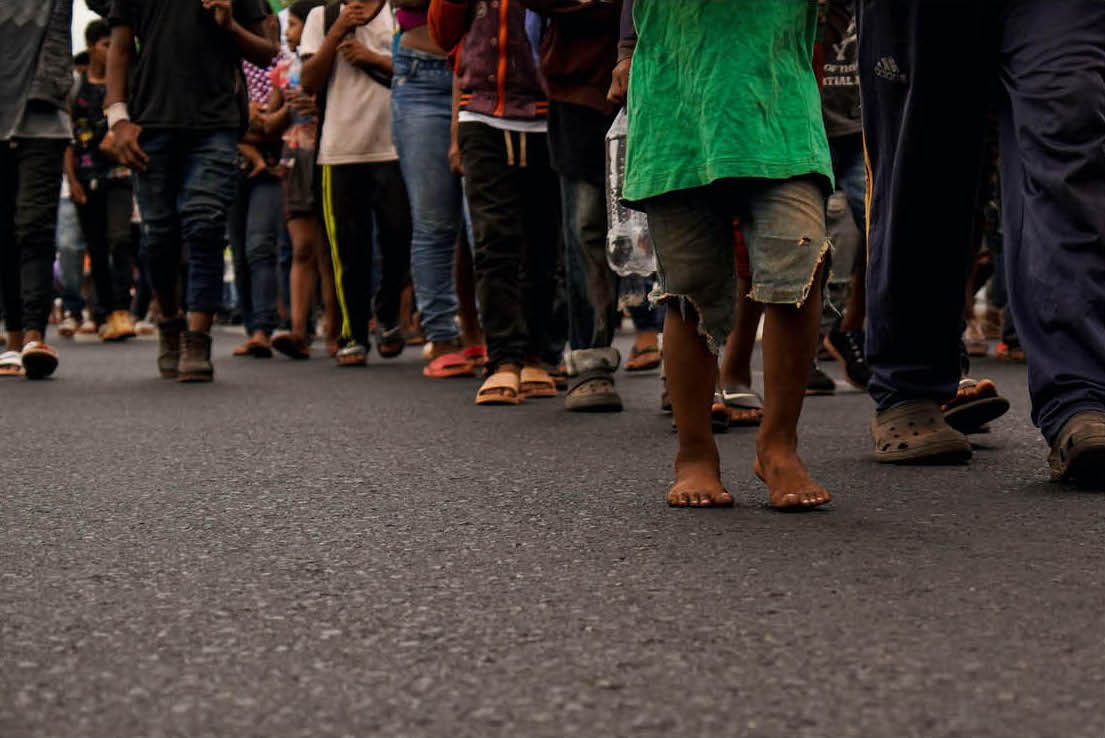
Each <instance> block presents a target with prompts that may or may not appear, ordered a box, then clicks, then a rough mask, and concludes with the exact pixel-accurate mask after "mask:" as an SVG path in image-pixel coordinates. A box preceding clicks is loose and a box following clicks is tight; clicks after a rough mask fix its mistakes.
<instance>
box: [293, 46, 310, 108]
mask: <svg viewBox="0 0 1105 738" xmlns="http://www.w3.org/2000/svg"><path fill="white" fill-rule="evenodd" d="M302 73H303V60H302V59H300V58H299V55H298V54H296V55H295V57H294V58H293V59H292V63H291V64H289V65H288V89H289V90H295V91H296V92H297V93H298V94H300V95H302V94H303V88H302V87H300V84H299V79H300V75H301V74H302ZM307 122H309V121H308V119H307V117H306V116H305V115H303V113H300V112H299V111H298V110H296V109H295V108H292V125H300V124H302V123H307Z"/></svg>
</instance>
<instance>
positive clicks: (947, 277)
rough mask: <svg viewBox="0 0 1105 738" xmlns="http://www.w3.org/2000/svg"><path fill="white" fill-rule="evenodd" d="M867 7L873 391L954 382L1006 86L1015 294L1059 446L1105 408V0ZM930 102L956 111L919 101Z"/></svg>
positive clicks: (1005, 161) (864, 53)
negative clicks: (992, 121) (983, 169)
mask: <svg viewBox="0 0 1105 738" xmlns="http://www.w3.org/2000/svg"><path fill="white" fill-rule="evenodd" d="M858 10H859V16H858V17H859V73H860V78H861V90H862V94H863V128H864V135H865V139H866V144H867V152H868V155H869V161H870V164H871V171H872V176H873V180H872V181H873V190H872V196H871V215H870V217H871V220H870V233H869V249H868V253H869V256H870V264H869V267H868V279H867V304H868V310H867V318H868V332H867V354H868V360H869V361H870V363H871V369H872V370H873V372H874V376H873V379H872V381H871V394H872V396H873V397H874V398H875V400H876V401H877V402H878V404H879V408H880V409H884V408H888V407H890V406H892V405H894V404H897V403H900V402H903V401H907V400H913V399H930V400H935V401H938V402H941V401H946V400H948V399H950V398H951V397H953V396H954V395H955V392H956V387H957V385H958V381H959V373H960V360H959V344H960V325H961V320H962V316H963V295H964V292H965V287H966V285H965V283H966V278H967V266H968V255H969V254H970V253H971V245H972V244H971V243H970V240H971V233H972V227H971V226H972V222H973V221H974V218H975V216H976V204H977V191H978V175H979V167H978V163H979V162H980V161H981V160H982V153H983V150H984V148H983V147H984V141H985V135H984V134H985V130H986V125H987V121H988V116H989V114H990V111H991V109H992V105H993V102H994V98H993V96H991V95H988V94H985V93H987V92H989V91H990V90H993V91H994V92H995V93H997V96H998V102H999V113H1000V115H999V119H1000V127H1001V177H1002V179H1001V193H1002V220H1003V249H1004V260H1005V272H1006V277H1007V280H1008V281H1007V284H1008V288H1009V307H1010V308H1011V310H1012V313H1013V317H1014V319H1015V320H1016V324H1017V332H1018V334H1019V335H1020V338H1021V343H1022V344H1023V346H1024V348H1025V352H1026V353H1027V355H1028V385H1029V393H1030V395H1031V397H1032V418H1033V421H1034V422H1036V424H1037V425H1039V427H1040V430H1041V431H1042V432H1043V435H1044V437H1045V438H1046V439H1047V440H1048V441H1049V442H1054V440H1055V438H1056V436H1057V435H1058V433H1059V430H1060V429H1061V428H1062V426H1063V424H1064V423H1065V422H1066V421H1067V420H1068V419H1070V417H1071V416H1072V415H1074V414H1075V413H1077V412H1079V411H1080V410H1084V409H1090V408H1094V409H1098V410H1100V409H1102V408H1103V407H1105V125H1102V120H1105V45H1103V44H1102V43H1101V39H1102V38H1105V5H1103V4H1102V3H1101V2H1100V0H1067V1H1066V2H1061V3H1057V2H1053V1H1052V0H1010V2H1008V3H1003V4H994V3H953V2H935V1H934V0H900V1H899V2H886V1H885V0H883V1H881V2H880V0H862V1H861V2H860V3H858ZM949 19H952V20H951V22H949ZM949 49H956V53H954V54H949V53H948V50H949ZM995 88H997V89H995ZM907 103H908V104H907ZM924 110H942V111H954V113H953V114H948V115H930V114H911V111H924ZM934 212H939V214H940V217H938V218H934V217H933V215H932V214H933V213H934Z"/></svg>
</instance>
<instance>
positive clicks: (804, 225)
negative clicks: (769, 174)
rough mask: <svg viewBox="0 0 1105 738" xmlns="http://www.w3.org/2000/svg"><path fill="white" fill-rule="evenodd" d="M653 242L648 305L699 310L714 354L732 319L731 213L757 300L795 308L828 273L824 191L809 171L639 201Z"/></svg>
mask: <svg viewBox="0 0 1105 738" xmlns="http://www.w3.org/2000/svg"><path fill="white" fill-rule="evenodd" d="M642 206H643V208H644V210H645V212H646V213H647V214H648V227H649V231H650V232H651V234H652V239H653V243H654V244H655V247H656V265H657V276H658V278H659V279H658V283H657V286H656V289H655V290H654V291H653V293H652V295H651V296H650V297H651V300H652V302H653V304H661V303H665V304H671V305H672V306H674V307H678V308H679V309H680V310H681V311H682V312H683V313H684V314H685V315H686V314H687V313H688V308H690V309H693V310H694V312H695V313H697V316H698V330H699V332H700V333H701V334H702V335H704V336H705V337H706V339H707V341H708V343H709V344H710V350H711V351H713V352H714V353H717V352H718V350H719V348H720V347H721V346H723V345H724V344H725V341H726V339H727V338H728V336H729V333H730V332H732V330H733V327H734V326H735V325H736V308H737V274H736V257H735V250H734V240H733V218H734V217H739V218H740V220H741V228H742V232H743V235H744V241H745V244H746V245H747V247H748V256H749V266H750V267H751V273H752V289H751V291H750V292H749V294H748V296H749V298H750V299H752V300H755V301H757V302H762V303H768V304H780V305H792V306H794V307H796V308H800V307H802V305H803V304H804V303H805V302H806V299H807V298H808V297H809V295H810V292H811V291H812V290H813V287H814V278H815V277H816V276H817V274H818V269H819V268H820V267H821V265H822V264H823V263H824V264H825V265H826V268H825V269H824V270H822V271H821V278H822V279H824V278H825V277H827V275H828V266H829V262H831V257H832V247H831V245H830V244H829V241H828V239H827V238H826V235H825V193H824V190H823V189H822V188H821V186H820V184H819V180H818V179H816V178H814V177H796V178H793V179H787V180H766V179H757V180H745V179H742V180H736V179H733V180H721V181H719V182H714V183H712V184H710V185H707V186H705V187H697V188H693V189H688V190H678V191H676V192H670V193H667V194H664V195H659V196H657V197H652V198H649V199H647V200H645V201H644V202H643V203H642Z"/></svg>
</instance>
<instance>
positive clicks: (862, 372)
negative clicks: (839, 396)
mask: <svg viewBox="0 0 1105 738" xmlns="http://www.w3.org/2000/svg"><path fill="white" fill-rule="evenodd" d="M823 347H824V349H825V350H826V351H828V352H829V353H830V354H832V355H833V358H835V359H836V360H837V361H839V362H840V365H841V366H842V367H843V368H844V378H845V379H847V380H848V384H850V385H852V386H853V387H855V388H856V389H867V385H868V384H869V383H870V382H871V367H869V366H868V365H867V358H866V357H865V356H864V354H863V333H862V331H842V330H840V327H839V326H835V325H834V326H833V329H832V330H831V331H829V335H827V336H825V340H824V342H823Z"/></svg>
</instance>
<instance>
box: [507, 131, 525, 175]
mask: <svg viewBox="0 0 1105 738" xmlns="http://www.w3.org/2000/svg"><path fill="white" fill-rule="evenodd" d="M503 140H504V141H506V165H507V166H508V167H512V166H514V139H512V138H511V137H510V131H507V130H504V131H503ZM518 144H519V146H518V148H519V152H518V153H519V157H518V166H520V167H523V168H524V167H525V166H526V163H527V161H526V132H525V131H520V132H519V133H518Z"/></svg>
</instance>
